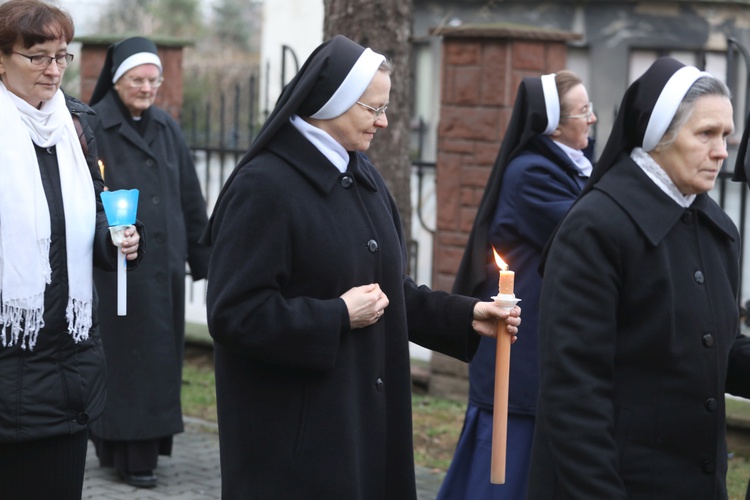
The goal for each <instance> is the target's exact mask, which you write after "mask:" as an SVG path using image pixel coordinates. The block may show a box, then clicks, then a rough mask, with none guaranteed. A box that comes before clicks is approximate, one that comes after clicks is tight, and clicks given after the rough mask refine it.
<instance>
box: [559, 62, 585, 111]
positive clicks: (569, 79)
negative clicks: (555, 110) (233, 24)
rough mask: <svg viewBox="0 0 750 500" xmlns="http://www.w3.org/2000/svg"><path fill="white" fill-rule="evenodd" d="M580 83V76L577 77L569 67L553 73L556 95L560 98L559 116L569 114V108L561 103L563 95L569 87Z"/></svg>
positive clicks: (568, 90)
mask: <svg viewBox="0 0 750 500" xmlns="http://www.w3.org/2000/svg"><path fill="white" fill-rule="evenodd" d="M581 83H583V81H582V80H581V77H579V76H578V75H576V74H575V73H573V72H572V71H570V70H569V69H564V70H562V71H558V72H557V73H555V85H556V86H557V95H558V96H559V99H560V115H561V116H562V115H567V114H570V113H569V112H570V110H568V109H565V105H564V104H563V98H564V97H565V94H567V93H568V92H570V89H572V88H573V87H575V86H576V85H579V84H581Z"/></svg>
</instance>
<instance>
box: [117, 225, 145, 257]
mask: <svg viewBox="0 0 750 500" xmlns="http://www.w3.org/2000/svg"><path fill="white" fill-rule="evenodd" d="M123 236H124V238H123V240H122V244H121V245H120V249H121V251H122V253H124V254H125V258H126V259H128V260H135V259H137V258H138V244H139V243H140V241H141V235H140V234H138V231H137V230H136V228H135V226H130V227H128V228H127V229H125V232H124V233H123Z"/></svg>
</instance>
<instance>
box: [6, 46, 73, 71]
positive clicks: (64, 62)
mask: <svg viewBox="0 0 750 500" xmlns="http://www.w3.org/2000/svg"><path fill="white" fill-rule="evenodd" d="M12 52H13V53H14V54H18V55H19V56H22V57H25V58H26V59H28V60H29V61H31V65H32V66H33V67H35V68H37V69H47V68H48V67H49V65H50V64H52V61H55V62H56V63H57V68H58V69H65V68H67V67H68V64H70V63H71V61H73V54H62V55H59V56H54V57H53V56H43V55H38V56H27V55H26V54H21V53H20V52H16V51H15V50H14V51H12Z"/></svg>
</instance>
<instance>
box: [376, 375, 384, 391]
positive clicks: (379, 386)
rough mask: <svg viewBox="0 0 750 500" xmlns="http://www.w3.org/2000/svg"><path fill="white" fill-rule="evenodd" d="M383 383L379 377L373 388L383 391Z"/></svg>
mask: <svg viewBox="0 0 750 500" xmlns="http://www.w3.org/2000/svg"><path fill="white" fill-rule="evenodd" d="M383 385H385V384H384V382H383V379H382V378H379V379H377V380H376V381H375V388H376V389H377V390H378V392H383Z"/></svg>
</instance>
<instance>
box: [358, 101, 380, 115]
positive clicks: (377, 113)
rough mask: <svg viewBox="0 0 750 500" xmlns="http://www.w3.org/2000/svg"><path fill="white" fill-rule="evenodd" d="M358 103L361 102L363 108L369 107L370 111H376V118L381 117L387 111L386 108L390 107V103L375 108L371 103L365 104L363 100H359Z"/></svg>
mask: <svg viewBox="0 0 750 500" xmlns="http://www.w3.org/2000/svg"><path fill="white" fill-rule="evenodd" d="M357 104H359V105H360V106H362V107H363V108H365V109H369V110H370V111H372V112H373V113H375V119H376V120H377V119H378V118H380V115H382V114H383V113H385V110H386V109H388V105H387V104H386V105H384V106H380V107H379V108H373V107H372V106H369V105H367V104H365V103H363V102H359V101H357Z"/></svg>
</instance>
